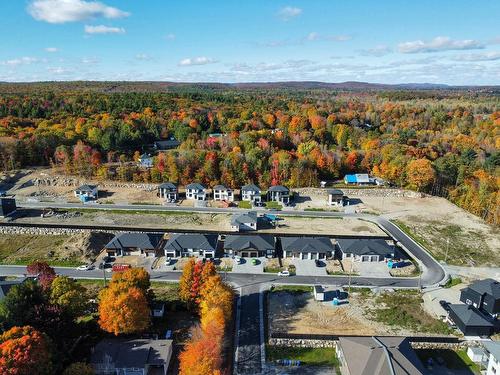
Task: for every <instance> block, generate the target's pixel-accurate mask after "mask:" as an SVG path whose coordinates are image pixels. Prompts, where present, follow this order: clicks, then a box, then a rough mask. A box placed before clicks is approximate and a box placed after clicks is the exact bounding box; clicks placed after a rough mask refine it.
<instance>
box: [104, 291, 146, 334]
mask: <svg viewBox="0 0 500 375" xmlns="http://www.w3.org/2000/svg"><path fill="white" fill-rule="evenodd" d="M150 314H151V311H150V309H149V306H148V301H147V299H146V296H145V294H144V291H143V290H142V289H140V288H137V287H135V286H133V287H129V286H126V285H125V284H121V285H120V283H118V284H115V283H110V285H109V286H108V287H107V288H106V289H104V290H102V292H101V293H100V294H99V326H100V327H101V328H102V329H103V330H104V331H106V332H110V333H114V334H115V335H119V334H132V333H140V332H143V331H144V330H146V329H147V328H148V327H149V324H150V321H151V318H150Z"/></svg>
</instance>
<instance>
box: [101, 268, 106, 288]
mask: <svg viewBox="0 0 500 375" xmlns="http://www.w3.org/2000/svg"><path fill="white" fill-rule="evenodd" d="M104 266H105V264H104V263H103V265H102V276H103V277H104V287H105V288H106V268H104Z"/></svg>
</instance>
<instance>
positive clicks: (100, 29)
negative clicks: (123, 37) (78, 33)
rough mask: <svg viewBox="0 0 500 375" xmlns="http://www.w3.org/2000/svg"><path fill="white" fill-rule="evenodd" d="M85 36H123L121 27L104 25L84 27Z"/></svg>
mask: <svg viewBox="0 0 500 375" xmlns="http://www.w3.org/2000/svg"><path fill="white" fill-rule="evenodd" d="M85 33H86V34H125V29H124V28H123V27H110V26H104V25H97V26H91V25H85Z"/></svg>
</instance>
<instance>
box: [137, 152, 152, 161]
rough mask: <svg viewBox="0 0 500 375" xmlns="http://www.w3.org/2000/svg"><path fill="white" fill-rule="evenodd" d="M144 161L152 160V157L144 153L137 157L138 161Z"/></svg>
mask: <svg viewBox="0 0 500 375" xmlns="http://www.w3.org/2000/svg"><path fill="white" fill-rule="evenodd" d="M144 159H152V156H151V155H149V154H146V153H144V154H142V155H141V156H139V160H144Z"/></svg>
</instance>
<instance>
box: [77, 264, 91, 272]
mask: <svg viewBox="0 0 500 375" xmlns="http://www.w3.org/2000/svg"><path fill="white" fill-rule="evenodd" d="M92 268H93V267H92V265H91V264H82V265H81V266H78V267H76V269H77V270H78V271H89V270H91V269H92Z"/></svg>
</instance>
